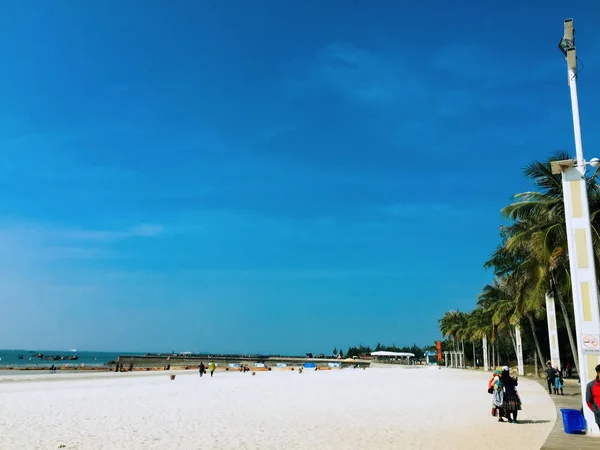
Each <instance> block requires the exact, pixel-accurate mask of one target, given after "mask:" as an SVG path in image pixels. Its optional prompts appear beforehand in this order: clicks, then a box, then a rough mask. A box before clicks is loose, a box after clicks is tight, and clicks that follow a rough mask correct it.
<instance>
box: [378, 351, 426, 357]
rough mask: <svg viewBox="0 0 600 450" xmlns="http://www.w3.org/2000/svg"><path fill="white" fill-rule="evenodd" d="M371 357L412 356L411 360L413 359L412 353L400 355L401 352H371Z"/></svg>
mask: <svg viewBox="0 0 600 450" xmlns="http://www.w3.org/2000/svg"><path fill="white" fill-rule="evenodd" d="M371 356H404V357H406V356H412V357H413V358H414V357H415V354H414V353H402V352H385V351H381V352H373V353H371Z"/></svg>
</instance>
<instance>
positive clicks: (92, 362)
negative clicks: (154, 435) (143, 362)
mask: <svg viewBox="0 0 600 450" xmlns="http://www.w3.org/2000/svg"><path fill="white" fill-rule="evenodd" d="M40 353H41V354H43V355H44V356H63V357H64V359H62V360H58V361H51V360H44V359H40V358H37V357H36V356H35V355H37V354H40ZM20 355H22V356H23V359H19V356H20ZM75 355H76V356H77V357H78V359H77V360H69V359H68V358H70V357H72V356H75ZM119 355H144V353H135V352H132V353H130V352H120V353H117V352H90V351H82V352H80V351H56V350H0V358H1V359H0V370H6V369H8V368H10V367H14V368H23V367H50V366H52V365H54V366H55V367H64V366H66V365H68V366H69V367H71V366H81V365H82V364H83V365H84V366H92V367H98V366H104V365H108V364H109V363H110V362H113V361H116V360H117V358H118V357H119Z"/></svg>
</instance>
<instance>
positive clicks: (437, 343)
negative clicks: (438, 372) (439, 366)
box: [435, 341, 442, 362]
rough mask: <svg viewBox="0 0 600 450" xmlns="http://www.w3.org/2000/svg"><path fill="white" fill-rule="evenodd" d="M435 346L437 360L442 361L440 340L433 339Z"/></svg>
mask: <svg viewBox="0 0 600 450" xmlns="http://www.w3.org/2000/svg"><path fill="white" fill-rule="evenodd" d="M435 346H436V347H437V352H438V362H442V343H441V342H440V341H435Z"/></svg>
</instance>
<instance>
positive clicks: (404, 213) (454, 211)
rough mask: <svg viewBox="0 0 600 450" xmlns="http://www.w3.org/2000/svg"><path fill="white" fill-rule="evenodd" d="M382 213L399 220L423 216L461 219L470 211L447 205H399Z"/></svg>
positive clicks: (387, 208)
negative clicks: (460, 217)
mask: <svg viewBox="0 0 600 450" xmlns="http://www.w3.org/2000/svg"><path fill="white" fill-rule="evenodd" d="M381 211H382V212H384V213H385V214H388V215H390V216H393V217H397V218H407V219H409V218H410V219H414V218H418V217H421V216H427V217H431V216H435V217H447V218H449V217H459V216H461V215H464V214H467V213H469V210H467V209H464V208H460V207H456V206H454V205H450V204H447V203H429V202H423V203H397V204H394V205H386V206H384V207H382V208H381Z"/></svg>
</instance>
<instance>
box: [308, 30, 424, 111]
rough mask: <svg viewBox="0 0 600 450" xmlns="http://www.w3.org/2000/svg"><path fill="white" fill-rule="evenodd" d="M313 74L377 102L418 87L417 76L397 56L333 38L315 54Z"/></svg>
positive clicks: (380, 103)
mask: <svg viewBox="0 0 600 450" xmlns="http://www.w3.org/2000/svg"><path fill="white" fill-rule="evenodd" d="M312 75H313V77H315V78H317V79H320V80H321V81H323V82H325V83H327V84H329V85H330V86H331V87H333V88H334V89H337V90H338V91H340V92H341V93H343V94H345V95H348V96H350V98H353V99H354V100H356V101H358V102H361V103H365V104H373V105H378V106H385V105H390V104H392V103H394V102H397V101H399V100H401V99H406V98H410V97H412V96H415V95H417V92H419V91H421V85H420V83H419V80H418V78H416V77H415V76H412V75H411V73H410V71H409V70H408V67H404V66H402V65H401V64H400V63H399V62H398V60H394V59H392V58H387V57H385V56H383V55H381V54H377V53H375V52H371V51H368V50H365V49H361V48H359V47H355V46H353V45H351V44H347V43H343V42H336V43H334V44H332V45H330V46H328V47H326V48H325V49H323V50H322V51H321V52H320V53H319V54H318V55H317V58H316V61H315V63H314V66H313V68H312Z"/></svg>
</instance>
